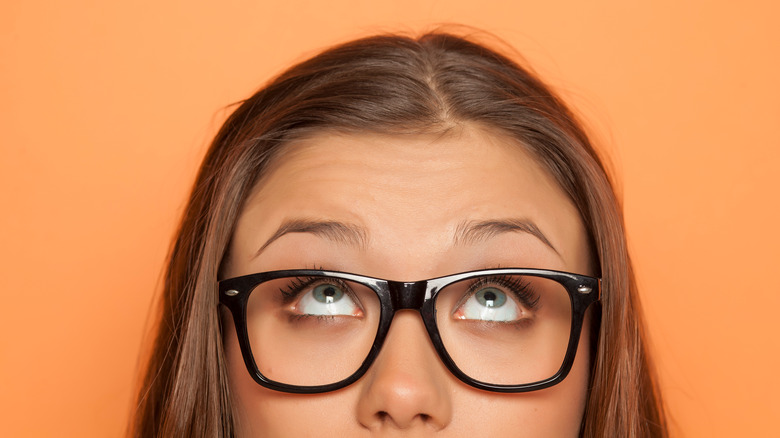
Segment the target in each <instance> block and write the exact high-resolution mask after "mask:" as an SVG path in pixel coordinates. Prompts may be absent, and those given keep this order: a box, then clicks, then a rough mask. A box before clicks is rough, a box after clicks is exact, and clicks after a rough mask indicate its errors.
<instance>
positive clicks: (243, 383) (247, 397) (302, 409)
mask: <svg viewBox="0 0 780 438" xmlns="http://www.w3.org/2000/svg"><path fill="white" fill-rule="evenodd" d="M222 322H223V325H222V327H223V333H224V335H223V345H224V347H225V359H226V361H227V370H228V379H229V382H230V391H231V393H230V397H231V401H232V404H233V411H234V413H235V414H236V415H237V418H236V420H237V421H236V425H237V429H238V430H237V434H236V436H238V437H265V436H313V435H312V434H313V433H315V432H316V431H323V430H328V431H340V430H347V427H348V425H349V424H350V423H351V421H350V420H352V418H353V416H352V415H349V414H351V413H352V411H350V410H348V409H346V407H347V406H353V405H354V401H353V402H352V403H350V400H354V399H355V398H356V397H357V395H355V394H353V392H354V391H355V389H356V388H355V386H356V385H352V386H351V387H348V388H345V389H343V390H340V391H335V392H330V393H325V394H303V395H302V394H287V393H282V392H278V391H272V390H270V389H267V388H264V387H262V386H260V385H258V384H257V382H255V381H254V380H253V379H252V377H251V376H250V374H249V371H248V370H247V368H246V365H245V364H244V360H243V356H242V354H241V348H240V346H239V344H238V338H237V337H236V331H235V325H234V324H233V318H232V316H231V315H230V314H229V313H227V312H223V313H222ZM336 406H338V407H342V408H341V409H334V407H336ZM353 421H354V420H353ZM342 435H343V434H342Z"/></svg>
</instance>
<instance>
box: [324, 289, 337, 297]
mask: <svg viewBox="0 0 780 438" xmlns="http://www.w3.org/2000/svg"><path fill="white" fill-rule="evenodd" d="M322 293H323V294H324V295H325V296H326V297H332V296H334V295H336V290H335V289H333V288H332V287H328V288H327V289H325V290H324V291H323V292H322Z"/></svg>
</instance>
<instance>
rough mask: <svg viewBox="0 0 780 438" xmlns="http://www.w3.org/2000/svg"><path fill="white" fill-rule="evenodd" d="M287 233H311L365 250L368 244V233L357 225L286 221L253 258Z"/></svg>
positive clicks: (336, 222)
mask: <svg viewBox="0 0 780 438" xmlns="http://www.w3.org/2000/svg"><path fill="white" fill-rule="evenodd" d="M289 233H311V234H314V235H317V236H321V237H324V238H326V239H328V240H331V241H334V242H338V243H344V244H348V245H352V246H357V247H360V248H365V247H366V246H367V242H368V233H367V232H366V230H365V228H363V227H361V226H358V225H354V224H348V223H344V222H338V221H328V220H325V221H323V220H313V219H288V220H285V221H284V222H282V225H280V226H279V228H278V229H277V230H276V232H275V233H274V234H273V235H272V236H271V237H270V238H268V240H266V242H265V243H264V244H263V246H261V247H260V249H259V250H257V252H256V253H255V257H257V256H258V255H260V253H261V252H263V250H264V249H266V248H267V247H268V245H270V244H272V243H273V242H274V241H275V240H277V239H279V238H280V237H282V236H284V235H285V234H289Z"/></svg>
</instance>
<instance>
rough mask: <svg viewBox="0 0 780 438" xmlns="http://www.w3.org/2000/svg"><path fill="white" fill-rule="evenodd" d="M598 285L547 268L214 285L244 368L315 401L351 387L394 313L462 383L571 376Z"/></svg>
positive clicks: (527, 387) (263, 278) (309, 275)
mask: <svg viewBox="0 0 780 438" xmlns="http://www.w3.org/2000/svg"><path fill="white" fill-rule="evenodd" d="M600 293H601V280H600V279H598V278H593V277H587V276H583V275H577V274H571V273H566V272H560V271H551V270H543V269H515V268H501V269H487V270H480V271H471V272H464V273H460V274H453V275H448V276H445V277H438V278H434V279H430V280H422V281H415V282H399V281H389V280H381V279H378V278H372V277H366V276H363V275H356V274H349V273H344V272H333V271H323V270H311V269H306V270H286V271H273V272H262V273H258V274H251V275H245V276H242V277H236V278H231V279H227V280H223V281H220V282H219V301H220V303H222V304H223V305H225V306H226V307H227V308H228V309H229V310H230V312H231V314H232V315H233V322H234V324H235V327H236V333H237V335H238V342H239V345H240V347H241V353H242V355H243V359H244V363H245V364H246V367H247V370H248V371H249V373H250V374H251V376H252V378H254V380H255V381H256V382H257V383H259V384H260V385H262V386H264V387H267V388H270V389H274V390H277V391H283V392H292V393H319V392H326V391H333V390H336V389H339V388H343V387H345V386H347V385H349V384H351V383H353V382H355V381H356V380H358V379H359V378H360V377H361V376H362V375H363V374H365V372H366V371H367V370H368V369H369V367H370V366H371V363H372V362H373V361H374V359H375V358H376V357H377V355H378V354H379V351H380V349H381V348H382V343H383V342H384V340H385V338H386V336H387V333H388V330H389V329H390V323H391V321H392V320H393V315H395V312H397V311H398V310H402V309H413V310H418V311H419V312H420V314H421V316H422V320H423V323H424V325H425V328H426V331H427V332H428V336H429V337H430V339H431V341H432V342H433V345H434V347H435V349H436V351H437V353H438V355H439V357H440V358H441V360H442V362H443V363H444V364H445V365H446V366H447V368H448V369H449V370H450V371H451V372H452V373H453V374H454V375H455V376H456V377H457V378H459V379H460V380H462V381H463V382H465V383H467V384H469V385H471V386H474V387H476V388H480V389H485V390H488V391H496V392H526V391H534V390H538V389H542V388H547V387H550V386H553V385H555V384H557V383H559V382H561V381H562V380H563V379H564V378H565V377H566V375H567V374H568V373H569V370H571V366H572V364H573V362H574V357H575V354H576V352H577V344H578V342H579V338H580V332H581V331H582V324H583V319H584V316H585V311H586V309H587V308H588V306H590V305H591V304H592V303H594V302H596V301H598V300H599V298H600Z"/></svg>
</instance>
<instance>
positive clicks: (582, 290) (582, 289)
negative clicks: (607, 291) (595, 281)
mask: <svg viewBox="0 0 780 438" xmlns="http://www.w3.org/2000/svg"><path fill="white" fill-rule="evenodd" d="M592 290H593V288H590V287H588V286H580V287H578V288H577V292H579V293H581V294H589V293H590V291H592Z"/></svg>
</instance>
